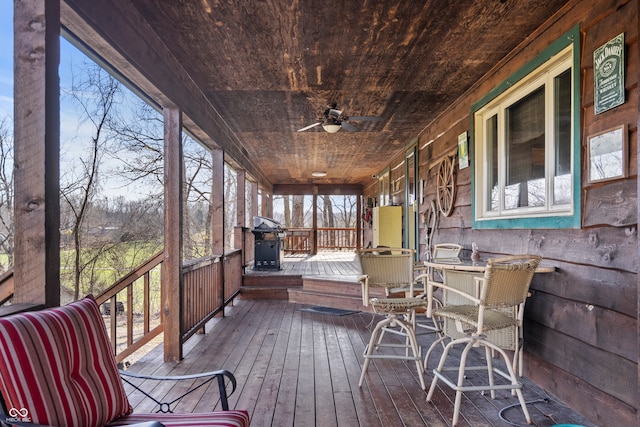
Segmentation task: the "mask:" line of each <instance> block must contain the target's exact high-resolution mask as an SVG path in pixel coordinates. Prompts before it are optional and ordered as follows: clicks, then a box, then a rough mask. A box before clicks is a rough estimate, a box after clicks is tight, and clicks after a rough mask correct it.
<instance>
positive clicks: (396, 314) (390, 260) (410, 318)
mask: <svg viewBox="0 0 640 427" xmlns="http://www.w3.org/2000/svg"><path fill="white" fill-rule="evenodd" d="M357 255H358V260H359V261H360V267H361V271H362V273H363V274H362V276H360V278H359V280H360V283H361V284H362V304H363V305H364V306H369V305H371V307H372V309H373V311H374V312H375V313H379V314H383V315H385V318H384V319H383V320H381V321H380V322H378V323H377V324H376V326H375V328H374V330H373V332H372V333H371V339H370V341H369V344H368V345H367V347H366V348H365V353H364V358H365V359H364V365H363V367H362V374H361V375H360V383H359V385H360V386H362V383H363V382H364V377H365V375H366V372H367V368H368V367H369V363H370V362H371V359H400V360H410V361H415V363H416V368H417V370H418V377H419V378H420V386H421V387H422V389H423V390H425V389H426V386H425V382H424V377H423V371H424V367H423V365H422V358H421V356H420V355H421V351H420V347H419V345H418V342H417V339H416V334H415V326H414V323H413V322H414V319H415V309H416V308H417V307H425V306H426V303H425V301H424V300H423V299H422V298H415V297H413V296H412V295H413V287H414V282H415V278H414V274H413V266H414V264H413V262H414V261H413V256H414V250H412V249H403V248H384V249H380V248H378V249H363V250H359V251H357ZM372 288H382V289H384V291H385V295H386V296H389V295H390V294H393V293H398V294H399V293H403V292H405V290H406V289H409V297H404V298H403V297H399V298H370V297H369V294H370V291H371V289H372ZM403 296H404V295H403ZM386 332H393V333H397V334H402V335H403V336H404V337H405V344H397V343H390V342H389V343H387V342H383V338H384V335H385V333H386ZM384 347H387V348H399V347H400V348H404V349H405V354H404V355H401V354H398V353H396V352H395V351H394V352H387V353H383V352H379V353H374V351H375V350H381V349H382V348H384Z"/></svg>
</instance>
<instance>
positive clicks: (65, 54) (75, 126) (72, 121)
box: [0, 0, 149, 199]
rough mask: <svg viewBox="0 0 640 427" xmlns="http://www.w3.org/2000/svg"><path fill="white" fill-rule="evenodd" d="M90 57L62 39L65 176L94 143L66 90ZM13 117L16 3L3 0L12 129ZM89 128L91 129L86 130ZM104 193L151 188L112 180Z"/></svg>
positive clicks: (4, 86)
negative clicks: (14, 6)
mask: <svg viewBox="0 0 640 427" xmlns="http://www.w3.org/2000/svg"><path fill="white" fill-rule="evenodd" d="M86 60H87V58H86V56H85V55H84V54H83V53H81V52H80V51H78V50H77V49H76V48H75V47H74V46H73V45H71V44H70V43H69V42H67V41H66V40H65V39H64V38H62V37H61V40H60V67H59V69H58V74H59V76H60V85H61V87H60V91H61V105H60V134H61V138H60V139H61V150H60V156H61V157H60V169H61V174H62V175H63V176H64V174H65V173H68V171H70V170H71V169H73V168H74V167H77V165H79V164H80V162H79V159H80V158H81V157H82V156H84V155H85V154H84V153H85V150H86V147H84V146H83V145H82V141H90V136H91V134H92V132H91V128H90V125H89V124H88V123H85V124H82V123H79V122H78V118H77V113H76V110H75V109H74V108H72V107H71V106H70V104H68V103H66V101H65V96H64V92H65V88H66V87H68V86H69V85H70V82H71V73H72V69H74V68H75V69H76V73H77V69H78V67H80V66H82V64H83V62H84V61H86ZM12 118H13V1H12V0H0V120H3V119H5V121H6V122H7V123H8V125H9V126H10V129H11V128H12V124H13V123H12ZM86 126H88V127H86ZM102 188H103V194H105V195H107V196H110V197H117V196H124V197H126V198H129V199H135V198H138V197H144V196H146V195H147V194H148V193H149V190H148V189H147V188H144V189H142V188H135V189H132V188H127V187H126V186H125V185H124V183H123V182H122V181H118V180H115V179H110V180H108V181H103V182H102Z"/></svg>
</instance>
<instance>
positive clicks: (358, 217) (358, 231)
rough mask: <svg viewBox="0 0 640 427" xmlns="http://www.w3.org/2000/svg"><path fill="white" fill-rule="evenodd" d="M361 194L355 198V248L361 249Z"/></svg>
mask: <svg viewBox="0 0 640 427" xmlns="http://www.w3.org/2000/svg"><path fill="white" fill-rule="evenodd" d="M361 242H362V194H358V197H357V199H356V249H357V250H360V249H362V243H361Z"/></svg>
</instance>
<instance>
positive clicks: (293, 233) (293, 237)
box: [283, 228, 313, 254]
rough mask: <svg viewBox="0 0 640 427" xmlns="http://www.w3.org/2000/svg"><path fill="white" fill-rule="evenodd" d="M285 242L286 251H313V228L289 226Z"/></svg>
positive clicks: (292, 252) (305, 252)
mask: <svg viewBox="0 0 640 427" xmlns="http://www.w3.org/2000/svg"><path fill="white" fill-rule="evenodd" d="M283 243H284V252H285V253H289V254H310V253H313V228H287V234H286V236H285V238H284V242H283Z"/></svg>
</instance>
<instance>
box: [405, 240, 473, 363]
mask: <svg viewBox="0 0 640 427" xmlns="http://www.w3.org/2000/svg"><path fill="white" fill-rule="evenodd" d="M461 251H462V245H458V244H456V243H438V244H436V245H435V246H434V247H433V253H432V254H431V256H430V259H452V258H458V257H459V256H460V252H461ZM417 278H419V279H421V283H422V285H423V287H422V289H417V288H416V289H415V292H416V294H418V295H420V294H422V295H423V298H424V299H425V300H426V301H427V309H426V310H424V315H423V316H420V315H418V314H417V315H416V317H417V319H416V327H417V328H422V329H425V330H426V331H427V333H434V332H435V333H437V334H440V332H441V331H442V325H441V324H440V323H438V322H437V320H436V319H433V318H432V316H431V311H432V310H433V306H434V305H435V306H436V308H437V307H441V306H442V303H441V301H440V300H439V299H438V298H436V297H435V296H434V295H433V292H435V289H434V287H433V286H432V287H431V288H429V287H428V283H431V284H432V285H436V286H437V285H439V284H442V272H441V271H436V270H435V269H433V268H431V267H428V268H426V273H425V275H420V276H418V277H417ZM429 289H431V292H430V291H429ZM421 317H426V322H425V321H421V319H420V318H421ZM425 366H426V361H425Z"/></svg>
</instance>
